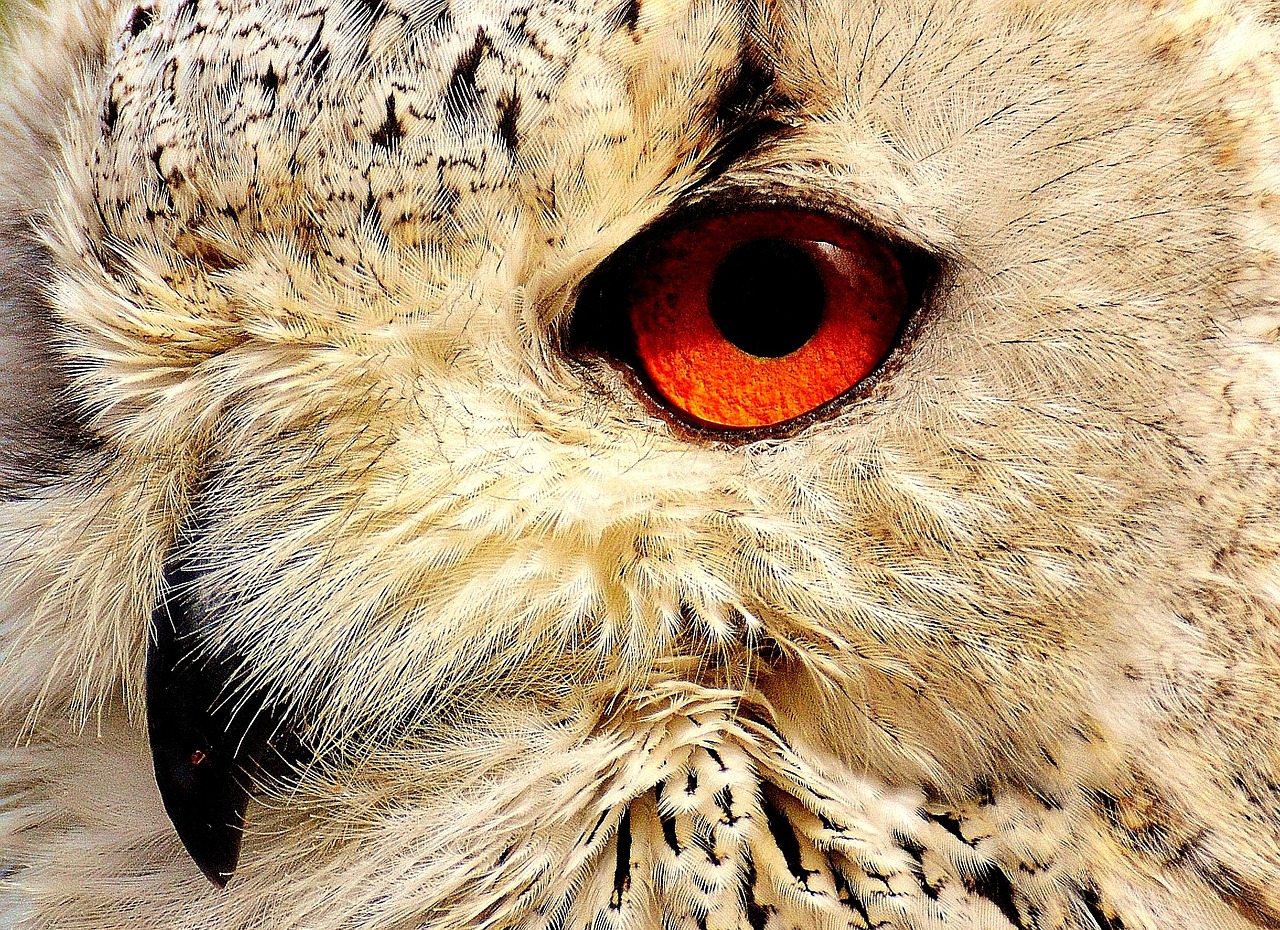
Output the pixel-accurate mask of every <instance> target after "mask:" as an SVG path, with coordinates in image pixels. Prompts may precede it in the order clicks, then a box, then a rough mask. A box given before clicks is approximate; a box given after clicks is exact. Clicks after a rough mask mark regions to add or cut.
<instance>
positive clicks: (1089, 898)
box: [1080, 888, 1124, 930]
mask: <svg viewBox="0 0 1280 930" xmlns="http://www.w3.org/2000/svg"><path fill="white" fill-rule="evenodd" d="M1080 900H1081V901H1083V902H1084V908H1085V910H1086V911H1088V912H1089V916H1090V917H1092V918H1093V922H1094V923H1095V924H1097V925H1098V930H1124V922H1123V921H1122V920H1121V919H1120V918H1119V917H1108V916H1107V915H1106V914H1104V913H1102V904H1101V902H1100V901H1099V900H1098V892H1096V891H1094V890H1093V889H1092V888H1085V889H1084V890H1083V891H1081V892H1080Z"/></svg>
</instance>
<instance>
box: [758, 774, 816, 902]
mask: <svg viewBox="0 0 1280 930" xmlns="http://www.w3.org/2000/svg"><path fill="white" fill-rule="evenodd" d="M760 806H761V807H762V808H763V809H764V815H765V817H766V818H767V819H768V822H769V832H770V833H772V834H773V838H774V840H775V841H777V844H778V850H779V851H780V852H781V853H782V858H783V859H784V860H785V861H786V863H787V870H788V871H789V872H790V873H791V874H792V875H794V876H795V879H796V881H798V882H799V883H800V885H801V887H803V888H804V889H805V890H806V891H807V890H809V876H810V875H813V874H815V872H814V870H813V869H806V868H805V867H804V860H803V859H802V858H801V857H800V840H799V839H798V838H797V837H796V831H795V828H794V827H792V826H791V821H790V820H788V819H787V815H786V814H784V813H783V812H782V809H781V808H780V807H778V805H777V804H775V803H774V802H773V799H772V798H770V797H769V792H768V787H767V786H766V788H765V791H764V792H762V793H761V795H760Z"/></svg>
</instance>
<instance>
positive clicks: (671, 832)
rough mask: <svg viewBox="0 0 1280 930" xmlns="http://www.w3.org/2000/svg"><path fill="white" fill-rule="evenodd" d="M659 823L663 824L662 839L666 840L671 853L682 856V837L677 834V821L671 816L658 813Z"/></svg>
mask: <svg viewBox="0 0 1280 930" xmlns="http://www.w3.org/2000/svg"><path fill="white" fill-rule="evenodd" d="M658 822H659V823H661V824H662V838H663V839H664V840H666V842H667V845H668V846H670V847H671V851H672V852H674V853H675V854H676V855H677V856H678V855H680V853H681V849H680V837H679V836H678V835H677V834H676V819H675V818H674V817H672V816H671V815H670V814H664V813H662V812H659V813H658Z"/></svg>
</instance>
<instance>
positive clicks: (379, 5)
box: [360, 0, 391, 25]
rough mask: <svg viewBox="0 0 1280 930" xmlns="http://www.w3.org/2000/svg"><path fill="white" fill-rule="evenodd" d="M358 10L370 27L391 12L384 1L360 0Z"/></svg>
mask: <svg viewBox="0 0 1280 930" xmlns="http://www.w3.org/2000/svg"><path fill="white" fill-rule="evenodd" d="M360 9H361V11H362V12H363V13H364V15H365V17H366V18H367V19H368V20H369V24H370V25H373V24H374V23H376V22H377V21H378V20H380V19H382V17H384V16H386V15H387V14H388V13H390V12H391V8H390V7H388V6H387V3H386V0H360Z"/></svg>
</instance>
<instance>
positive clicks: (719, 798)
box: [712, 785, 742, 827]
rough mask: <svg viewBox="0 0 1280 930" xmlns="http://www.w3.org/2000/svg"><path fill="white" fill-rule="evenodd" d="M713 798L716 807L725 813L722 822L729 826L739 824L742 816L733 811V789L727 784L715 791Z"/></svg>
mask: <svg viewBox="0 0 1280 930" xmlns="http://www.w3.org/2000/svg"><path fill="white" fill-rule="evenodd" d="M712 800H714V801H715V804H716V807H718V808H720V810H721V811H722V812H723V813H724V820H723V821H721V822H722V823H723V824H724V825H725V826H727V827H733V826H737V823H738V821H739V820H741V819H742V817H741V815H739V814H735V813H734V812H733V789H732V788H730V787H729V786H728V785H725V786H724V787H723V788H721V789H720V790H719V791H717V792H716V793H715V797H714V798H713V799H712Z"/></svg>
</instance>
